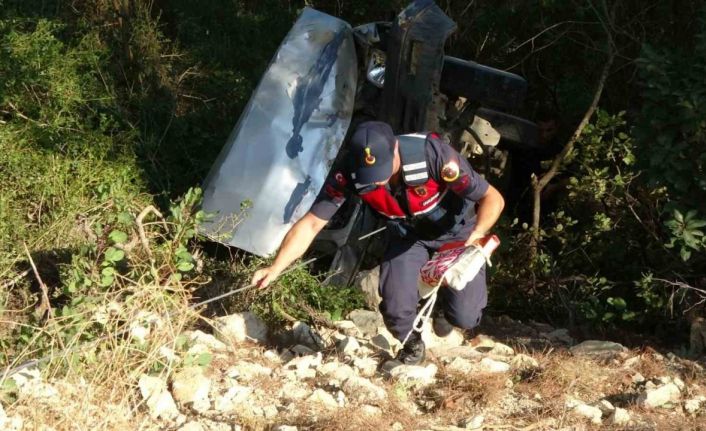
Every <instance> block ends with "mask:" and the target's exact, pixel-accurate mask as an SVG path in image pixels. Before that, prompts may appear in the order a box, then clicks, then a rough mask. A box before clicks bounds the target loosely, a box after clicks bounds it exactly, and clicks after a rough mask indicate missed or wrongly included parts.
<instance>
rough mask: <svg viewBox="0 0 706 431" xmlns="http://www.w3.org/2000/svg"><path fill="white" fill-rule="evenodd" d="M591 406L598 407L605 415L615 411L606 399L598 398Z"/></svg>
mask: <svg viewBox="0 0 706 431" xmlns="http://www.w3.org/2000/svg"><path fill="white" fill-rule="evenodd" d="M593 406H594V407H598V408H599V409H600V410H601V412H603V415H605V416H608V415H610V414H611V413H613V412H614V411H615V407H614V406H613V404H611V403H610V401H608V400H600V401H598V402H597V403H595V404H594V405H593Z"/></svg>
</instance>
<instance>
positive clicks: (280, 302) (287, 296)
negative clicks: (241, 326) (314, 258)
mask: <svg viewBox="0 0 706 431" xmlns="http://www.w3.org/2000/svg"><path fill="white" fill-rule="evenodd" d="M363 306H364V300H363V295H362V293H361V292H360V291H358V290H357V289H355V288H353V287H341V286H331V285H323V284H322V283H321V280H320V279H319V278H318V277H315V276H313V275H311V274H310V273H309V271H308V270H307V269H306V268H297V269H295V270H293V271H290V272H289V273H287V274H284V275H283V276H282V277H281V278H280V279H278V280H277V281H276V282H275V286H273V287H272V288H270V289H268V290H267V291H266V292H265V293H264V294H261V295H258V297H257V299H256V301H255V302H254V303H253V304H252V305H251V306H250V309H251V310H253V311H255V312H256V313H257V314H258V315H260V317H263V318H264V319H266V320H269V321H270V322H277V321H284V320H290V319H292V318H294V319H297V320H302V321H309V320H316V319H317V318H319V317H320V316H316V315H312V314H313V313H312V311H313V312H314V313H321V315H322V316H323V317H325V318H327V319H330V320H334V321H335V320H341V319H342V318H343V317H344V316H345V315H346V314H348V312H349V311H352V310H355V309H357V308H362V307H363Z"/></svg>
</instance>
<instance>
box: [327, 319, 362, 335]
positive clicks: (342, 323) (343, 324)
mask: <svg viewBox="0 0 706 431" xmlns="http://www.w3.org/2000/svg"><path fill="white" fill-rule="evenodd" d="M333 326H335V327H336V329H338V330H339V331H341V332H342V333H343V334H345V335H348V336H350V337H360V336H362V335H363V333H362V332H361V331H360V330H359V329H358V327H357V326H356V325H355V323H354V322H352V321H350V320H339V321H336V322H333Z"/></svg>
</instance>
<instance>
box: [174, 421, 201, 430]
mask: <svg viewBox="0 0 706 431" xmlns="http://www.w3.org/2000/svg"><path fill="white" fill-rule="evenodd" d="M179 431H206V430H205V429H204V427H203V425H201V422H196V421H191V422H187V423H186V424H184V425H183V426H182V427H181V428H179Z"/></svg>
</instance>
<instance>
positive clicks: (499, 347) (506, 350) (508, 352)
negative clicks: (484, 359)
mask: <svg viewBox="0 0 706 431" xmlns="http://www.w3.org/2000/svg"><path fill="white" fill-rule="evenodd" d="M489 353H490V354H492V355H498V356H512V355H514V354H515V351H514V350H513V349H512V347H510V346H507V345H505V344H503V343H495V345H494V346H493V348H492V349H490V352H489Z"/></svg>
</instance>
